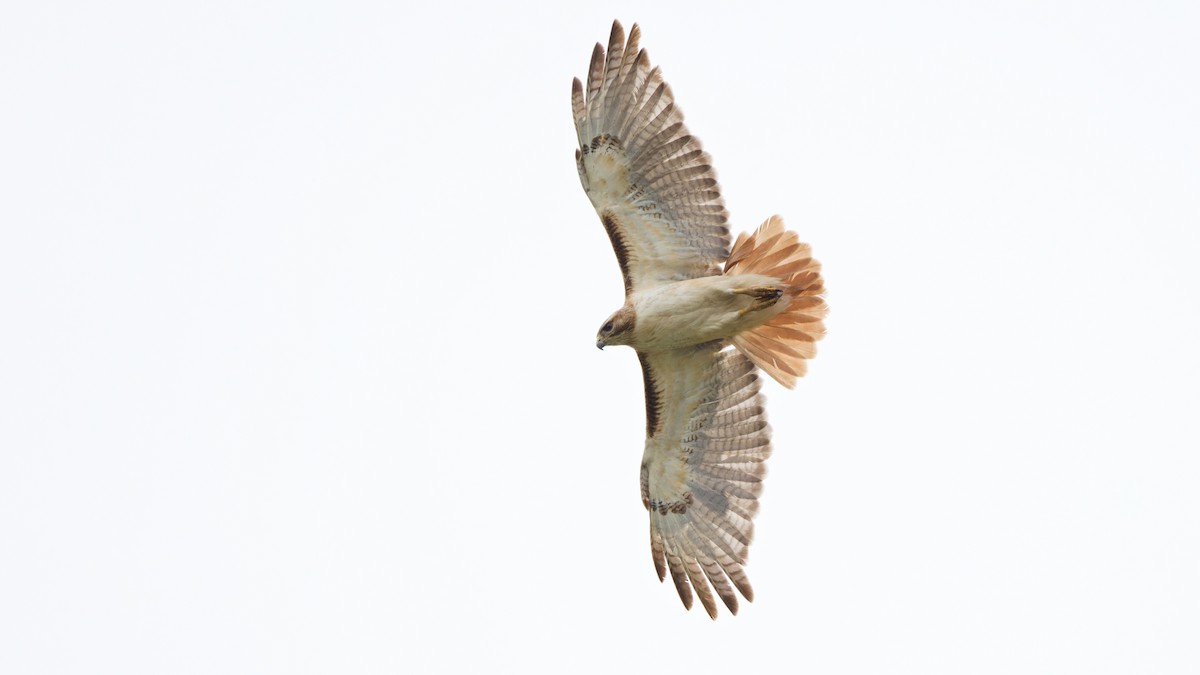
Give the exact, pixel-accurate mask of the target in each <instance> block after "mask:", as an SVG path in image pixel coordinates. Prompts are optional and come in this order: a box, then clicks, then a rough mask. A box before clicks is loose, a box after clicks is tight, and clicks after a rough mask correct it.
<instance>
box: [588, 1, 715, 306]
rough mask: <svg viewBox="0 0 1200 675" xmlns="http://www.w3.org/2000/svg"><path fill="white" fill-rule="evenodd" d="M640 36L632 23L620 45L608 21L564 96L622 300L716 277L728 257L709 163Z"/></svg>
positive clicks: (617, 25)
mask: <svg viewBox="0 0 1200 675" xmlns="http://www.w3.org/2000/svg"><path fill="white" fill-rule="evenodd" d="M639 36H640V31H639V29H638V27H637V25H636V24H634V26H633V29H632V30H630V31H629V42H628V43H626V41H625V31H624V30H623V29H622V28H621V24H620V23H618V22H615V21H614V22H613V28H612V34H611V36H610V37H609V41H608V53H607V56H606V55H605V50H604V48H603V47H602V46H601V45H600V44H599V43H597V44H596V49H595V51H593V52H592V63H591V67H590V68H589V70H588V76H587V88H586V94H585V90H584V86H583V83H581V82H580V81H579V79H578V78H576V80H575V83H574V86H573V88H572V91H571V106H572V109H573V111H574V115H575V129H576V131H577V132H578V135H579V150H577V151H576V152H575V159H576V163H577V164H578V165H579V179H580V180H581V181H582V182H583V189H584V191H586V192H587V195H588V198H589V199H591V200H592V205H593V206H594V207H596V212H597V213H598V214H600V221H601V222H602V223H603V224H604V229H605V230H607V231H608V236H609V238H610V239H611V240H612V245H613V250H614V251H616V254H617V262H618V263H620V265H621V275H622V277H623V278H624V280H625V293H626V295H628V294H630V293H632V292H633V289H634V288H635V287H637V288H639V289H640V288H646V287H650V286H655V285H658V284H662V283H667V282H671V281H679V280H682V279H692V278H695V277H702V276H709V275H713V274H720V273H721V265H722V264H723V263H724V262H725V259H726V257H728V254H729V226H728V224H727V220H728V213H727V212H726V211H725V205H724V202H722V201H721V193H720V190H719V189H718V188H717V179H716V174H715V173H714V172H713V169H712V166H711V160H710V158H709V156H708V153H706V152H704V150H703V149H701V147H700V141H698V140H697V139H696V138H694V137H692V136H691V135H690V134H688V131H687V129H686V128H685V127H684V126H683V113H682V111H680V110H679V108H678V107H677V106H676V105H675V97H674V96H673V95H672V94H671V88H670V87H668V86H667V84H666V82H664V81H663V79H662V75H661V74H660V73H659V70H658V68H657V67H655V68H651V66H650V57H649V56H647V54H646V51H645V50H644V49H643V50H639V49H638V47H637V44H638V39H639Z"/></svg>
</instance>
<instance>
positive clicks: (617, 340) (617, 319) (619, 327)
mask: <svg viewBox="0 0 1200 675" xmlns="http://www.w3.org/2000/svg"><path fill="white" fill-rule="evenodd" d="M635 318H636V315H635V314H634V313H633V307H630V306H629V305H625V306H624V307H622V308H621V309H618V310H617V311H616V312H613V315H612V316H610V317H608V320H607V321H605V322H604V325H603V326H600V332H599V333H596V346H597V347H599V348H600V349H604V347H605V346H607V345H628V344H632V340H633V324H634V320H635Z"/></svg>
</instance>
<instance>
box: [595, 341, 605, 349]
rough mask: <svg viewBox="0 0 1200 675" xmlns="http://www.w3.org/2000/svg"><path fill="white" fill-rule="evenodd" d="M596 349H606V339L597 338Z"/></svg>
mask: <svg viewBox="0 0 1200 675" xmlns="http://www.w3.org/2000/svg"><path fill="white" fill-rule="evenodd" d="M596 349H604V340H596Z"/></svg>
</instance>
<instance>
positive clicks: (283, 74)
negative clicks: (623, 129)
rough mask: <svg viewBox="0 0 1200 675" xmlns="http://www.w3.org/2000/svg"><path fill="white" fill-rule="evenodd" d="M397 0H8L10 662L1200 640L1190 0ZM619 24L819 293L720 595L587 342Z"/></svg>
mask: <svg viewBox="0 0 1200 675" xmlns="http://www.w3.org/2000/svg"><path fill="white" fill-rule="evenodd" d="M410 4H411V3H397V2H378V3H336V4H335V3H329V4H327V5H313V4H309V3H294V2H278V3H243V2H215V3H190V4H184V5H181V4H179V3H167V4H163V3H153V2H146V3H129V2H117V3H101V4H84V3H78V4H77V5H76V4H64V3H55V2H48V3H24V4H18V3H10V5H9V6H7V7H6V8H5V9H3V10H0V195H2V197H0V322H2V324H3V328H2V330H0V539H2V540H3V546H2V547H0V635H3V636H4V638H3V646H0V671H3V672H5V673H14V674H15V673H85V672H86V673H122V674H129V673H156V674H158V673H222V672H227V673H289V674H290V673H332V672H343V673H397V672H436V671H440V670H451V669H455V668H463V667H472V668H474V669H476V670H477V671H483V672H491V671H498V672H635V673H636V672H667V671H669V672H689V671H691V672H727V671H728V672H733V671H739V672H741V671H745V672H768V671H772V670H775V671H778V670H780V669H784V668H786V669H787V670H790V671H794V672H804V673H922V674H929V673H1013V672H1022V673H1064V672H1079V673H1084V672H1086V673H1109V672H1111V673H1195V672H1197V671H1198V670H1200V649H1198V647H1197V642H1196V638H1197V636H1198V635H1200V572H1198V570H1200V490H1197V486H1198V484H1200V455H1198V452H1197V451H1198V449H1200V384H1198V382H1200V356H1198V355H1197V352H1198V349H1197V344H1198V343H1197V339H1198V337H1197V336H1198V332H1200V302H1198V301H1197V292H1198V291H1200V266H1198V265H1197V255H1198V254H1200V234H1198V231H1200V229H1198V226H1200V124H1198V123H1197V120H1200V87H1198V86H1197V84H1198V83H1200V66H1198V64H1200V41H1197V39H1196V36H1197V35H1198V34H1200V9H1198V7H1200V6H1198V5H1197V4H1196V3H1192V2H1177V3H1166V2H1160V3H1133V2H1128V3H1105V2H1087V3H1083V2H1078V3H1068V2H998V3H943V2H923V3H905V4H904V5H903V6H900V5H899V4H897V3H861V2H846V3H827V2H823V3H798V4H795V5H794V6H792V7H791V8H790V9H787V10H783V9H777V8H773V7H771V6H769V5H760V4H757V3H749V2H736V3H716V2H688V3H670V4H668V3H657V4H655V5H654V6H653V7H649V6H639V3H630V2H612V3H590V4H589V3H516V4H513V3H490V4H489V5H488V6H486V7H485V6H483V5H482V3H481V4H479V5H470V4H467V5H464V4H461V3H425V5H426V7H425V8H424V9H420V10H415V9H412V8H410V7H409V5H410ZM968 5H969V6H968ZM614 18H620V19H621V20H622V21H623V22H625V24H626V27H629V26H630V24H632V23H633V22H634V21H637V22H640V23H641V25H642V28H643V32H644V35H643V38H644V39H643V46H645V47H647V48H648V49H649V51H650V54H651V57H652V60H653V61H654V62H655V63H657V64H659V65H661V66H662V68H663V70H664V73H665V75H666V78H667V81H668V82H670V84H671V85H672V87H673V89H674V91H675V93H676V95H677V97H678V100H679V102H680V104H681V106H682V107H683V109H684V111H685V113H686V116H687V120H688V124H689V126H690V128H691V130H692V132H693V133H695V134H697V135H698V136H699V137H700V138H701V139H702V140H703V142H704V144H705V148H706V149H707V150H708V151H709V152H710V153H711V154H712V156H713V158H714V162H715V166H716V168H717V170H718V172H719V175H720V177H721V181H722V183H721V184H722V188H723V192H724V196H725V199H726V203H727V205H728V207H729V210H730V213H731V216H732V222H733V224H734V229H735V232H736V231H739V230H742V229H748V228H751V227H754V226H756V225H757V224H758V223H760V222H761V221H762V220H763V219H765V218H766V217H767V216H769V215H770V214H772V213H780V214H782V215H783V216H784V217H785V219H786V222H787V223H788V225H789V226H790V227H792V228H794V229H796V230H797V231H798V232H799V233H800V234H801V237H802V238H803V239H804V240H806V241H809V242H811V243H812V245H813V247H814V250H815V252H816V254H817V256H818V258H819V259H820V260H821V261H822V262H823V263H824V265H825V274H826V279H827V285H828V288H829V296H828V297H829V303H830V306H831V308H832V314H831V316H830V320H829V322H828V326H829V336H828V337H827V339H826V340H825V341H824V342H823V343H822V344H821V346H820V353H819V355H818V358H817V359H816V360H815V362H814V363H813V364H812V367H811V369H810V374H809V376H808V377H806V378H805V379H804V380H802V381H801V382H800V383H799V385H798V386H797V388H796V389H795V390H794V391H786V390H784V389H782V388H781V387H779V386H777V385H775V384H774V383H768V384H767V385H766V387H765V391H766V395H767V396H768V398H769V415H770V419H771V422H772V425H773V427H774V429H775V454H774V456H773V457H772V459H771V461H770V463H769V469H770V475H769V478H768V480H767V482H766V485H765V492H764V495H763V499H762V510H761V515H760V516H759V518H758V520H757V523H758V527H757V539H756V541H755V544H754V545H753V546H752V548H751V556H750V565H749V567H748V572H749V576H750V578H751V580H752V581H753V583H754V587H755V590H756V592H757V596H758V598H757V599H756V601H755V602H754V603H753V604H749V605H744V606H743V608H742V612H741V614H740V615H739V616H737V617H731V616H729V615H728V613H723V614H722V616H721V618H720V619H719V620H718V621H716V622H713V621H711V620H709V619H708V618H707V616H706V615H705V614H704V613H703V611H702V610H699V609H696V610H693V611H692V612H690V613H688V612H684V611H683V609H682V607H681V606H680V604H679V600H678V598H677V597H676V594H675V591H674V589H673V588H671V586H670V584H669V583H668V584H666V585H663V584H660V583H659V582H658V580H657V578H656V576H655V574H654V569H653V565H652V563H651V559H650V551H649V543H648V535H647V529H648V527H647V519H646V515H645V512H644V511H643V509H642V506H641V503H640V501H639V499H638V482H637V475H638V474H637V471H638V464H639V461H640V458H641V453H642V441H643V439H642V433H643V430H644V420H643V404H642V384H641V379H640V378H641V376H640V372H639V369H638V365H637V359H636V358H634V355H633V353H632V352H630V351H628V350H625V349H610V350H605V351H604V352H599V351H597V350H596V349H595V347H594V345H593V343H594V335H595V331H596V329H597V327H598V326H599V325H600V323H601V322H602V321H603V320H604V318H605V317H606V316H608V314H609V313H610V312H611V311H613V310H614V309H616V308H617V307H618V306H619V305H620V303H621V300H622V297H621V296H622V291H621V281H620V275H619V273H618V270H617V266H616V263H615V261H614V258H613V254H612V251H611V249H610V248H609V244H608V240H607V237H606V236H605V234H604V232H603V229H602V228H601V226H600V224H599V222H598V219H597V218H596V216H595V214H594V212H593V211H592V209H591V206H590V204H589V203H588V201H587V199H586V197H585V196H584V194H583V192H582V190H581V189H580V187H579V182H578V178H577V175H576V170H575V166H574V160H573V150H574V143H575V136H574V131H573V128H572V124H571V115H570V105H569V91H570V82H571V78H572V77H573V76H577V75H583V74H584V72H585V69H586V67H587V63H588V57H589V56H590V53H591V49H592V45H593V44H594V43H595V42H596V41H599V40H606V39H607V36H608V31H609V26H610V23H611V21H612V20H613V19H614Z"/></svg>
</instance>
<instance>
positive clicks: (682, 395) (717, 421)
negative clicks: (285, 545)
mask: <svg viewBox="0 0 1200 675" xmlns="http://www.w3.org/2000/svg"><path fill="white" fill-rule="evenodd" d="M721 347H722V343H721V342H714V343H708V344H704V345H699V346H697V347H691V348H687V349H680V350H676V351H671V352H657V353H654V354H644V353H641V352H639V353H638V358H639V359H640V360H641V362H642V374H643V376H644V377H645V384H646V451H645V454H644V455H643V456H642V504H643V505H644V506H645V507H646V509H647V510H648V511H649V512H650V548H651V552H652V553H653V556H654V567H655V569H657V570H658V578H659V579H663V578H665V576H666V573H667V571H670V573H671V578H672V580H674V582H675V588H676V589H677V590H678V591H679V597H680V598H681V599H682V600H683V604H684V606H685V607H687V608H688V609H691V607H692V593H693V591H695V594H696V595H698V596H700V602H701V603H702V604H703V605H704V609H705V610H707V611H708V614H709V616H711V617H713V618H714V619H715V618H716V616H717V607H716V603H715V602H714V601H713V596H712V593H711V592H710V590H709V584H710V583H711V584H712V588H714V589H716V592H717V595H718V596H720V598H721V600H722V601H723V602H724V603H725V606H726V607H728V608H729V611H730V612H733V613H734V614H737V608H738V600H737V595H736V594H735V593H734V592H733V588H734V587H736V588H737V590H738V591H740V592H741V594H742V596H744V597H745V598H746V600H753V599H754V593H753V591H752V590H751V588H750V581H749V579H747V578H746V574H745V572H743V571H742V566H743V565H744V564H745V563H746V551H747V548H748V546H749V544H750V538H751V536H752V535H753V530H754V527H753V524H752V522H751V521H752V519H753V518H754V514H755V512H756V511H757V510H758V495H759V493H760V492H761V490H762V479H763V475H764V474H765V472H766V466H765V464H764V463H763V462H764V461H765V460H766V459H767V457H768V456H769V455H770V454H771V430H770V427H768V426H767V420H766V415H765V413H764V411H763V397H762V395H761V394H759V386H760V385H759V379H758V372H757V371H756V370H755V367H754V364H753V363H751V362H750V360H749V359H748V358H746V357H745V356H744V355H743V354H742V353H741V352H739V351H736V350H732V349H728V350H724V351H721ZM730 582H732V586H731V584H730Z"/></svg>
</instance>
